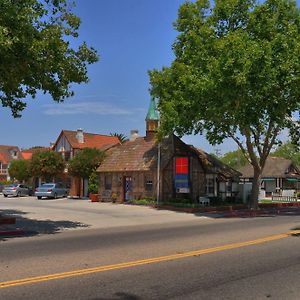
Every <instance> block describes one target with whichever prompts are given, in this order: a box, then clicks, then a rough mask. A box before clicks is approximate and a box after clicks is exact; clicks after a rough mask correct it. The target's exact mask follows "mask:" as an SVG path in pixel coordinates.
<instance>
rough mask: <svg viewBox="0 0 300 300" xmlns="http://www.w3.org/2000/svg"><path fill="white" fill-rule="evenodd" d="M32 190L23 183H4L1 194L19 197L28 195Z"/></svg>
mask: <svg viewBox="0 0 300 300" xmlns="http://www.w3.org/2000/svg"><path fill="white" fill-rule="evenodd" d="M31 192H32V190H31V189H30V188H29V187H28V186H27V185H25V184H20V183H12V184H9V185H6V186H5V187H4V188H3V190H2V193H3V196H4V197H7V196H14V197H21V196H30V195H31Z"/></svg>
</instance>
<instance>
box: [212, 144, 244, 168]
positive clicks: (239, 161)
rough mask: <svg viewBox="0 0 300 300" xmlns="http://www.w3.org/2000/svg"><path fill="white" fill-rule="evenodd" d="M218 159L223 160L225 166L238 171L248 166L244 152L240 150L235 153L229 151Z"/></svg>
mask: <svg viewBox="0 0 300 300" xmlns="http://www.w3.org/2000/svg"><path fill="white" fill-rule="evenodd" d="M218 159H219V160H221V161H222V162H223V163H224V164H227V165H229V166H230V167H231V168H233V169H236V170H237V169H239V168H240V167H243V166H245V165H246V164H247V159H246V158H245V156H244V154H243V152H242V151H241V150H240V149H238V150H235V151H229V152H227V153H225V154H224V155H222V156H221V157H218Z"/></svg>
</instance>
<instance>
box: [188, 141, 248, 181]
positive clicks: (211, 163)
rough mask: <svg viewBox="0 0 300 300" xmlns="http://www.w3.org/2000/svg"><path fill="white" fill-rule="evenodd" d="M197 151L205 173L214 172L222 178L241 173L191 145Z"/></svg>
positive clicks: (236, 175)
mask: <svg viewBox="0 0 300 300" xmlns="http://www.w3.org/2000/svg"><path fill="white" fill-rule="evenodd" d="M191 147H192V148H194V149H195V150H196V151H197V152H198V156H199V159H200V161H201V162H202V165H203V167H204V168H205V170H206V172H207V173H215V174H219V175H221V176H223V177H224V178H232V177H239V176H241V175H242V174H241V173H240V172H238V171H237V170H235V169H233V168H231V167H230V166H228V165H226V164H224V163H223V162H221V161H220V160H219V159H217V158H215V157H214V156H212V155H210V154H208V153H206V152H205V151H203V150H202V149H199V148H195V147H193V146H191Z"/></svg>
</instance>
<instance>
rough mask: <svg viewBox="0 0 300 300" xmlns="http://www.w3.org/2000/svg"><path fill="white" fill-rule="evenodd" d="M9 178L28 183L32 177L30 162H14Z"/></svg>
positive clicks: (9, 170)
mask: <svg viewBox="0 0 300 300" xmlns="http://www.w3.org/2000/svg"><path fill="white" fill-rule="evenodd" d="M8 173H9V176H10V177H11V178H14V179H17V180H18V181H20V182H22V181H27V180H28V179H29V178H30V177H31V172H30V160H25V159H19V160H13V161H12V162H11V163H10V165H9V169H8Z"/></svg>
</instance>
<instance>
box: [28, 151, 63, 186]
mask: <svg viewBox="0 0 300 300" xmlns="http://www.w3.org/2000/svg"><path fill="white" fill-rule="evenodd" d="M30 169H31V173H32V175H33V176H35V177H40V178H42V179H43V180H46V181H47V182H49V181H50V182H51V181H52V180H53V178H54V177H55V176H58V175H61V174H62V173H63V171H64V169H65V162H64V160H63V158H62V156H61V154H60V153H57V152H54V151H51V150H49V151H40V152H36V153H33V154H32V158H31V168H30Z"/></svg>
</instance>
